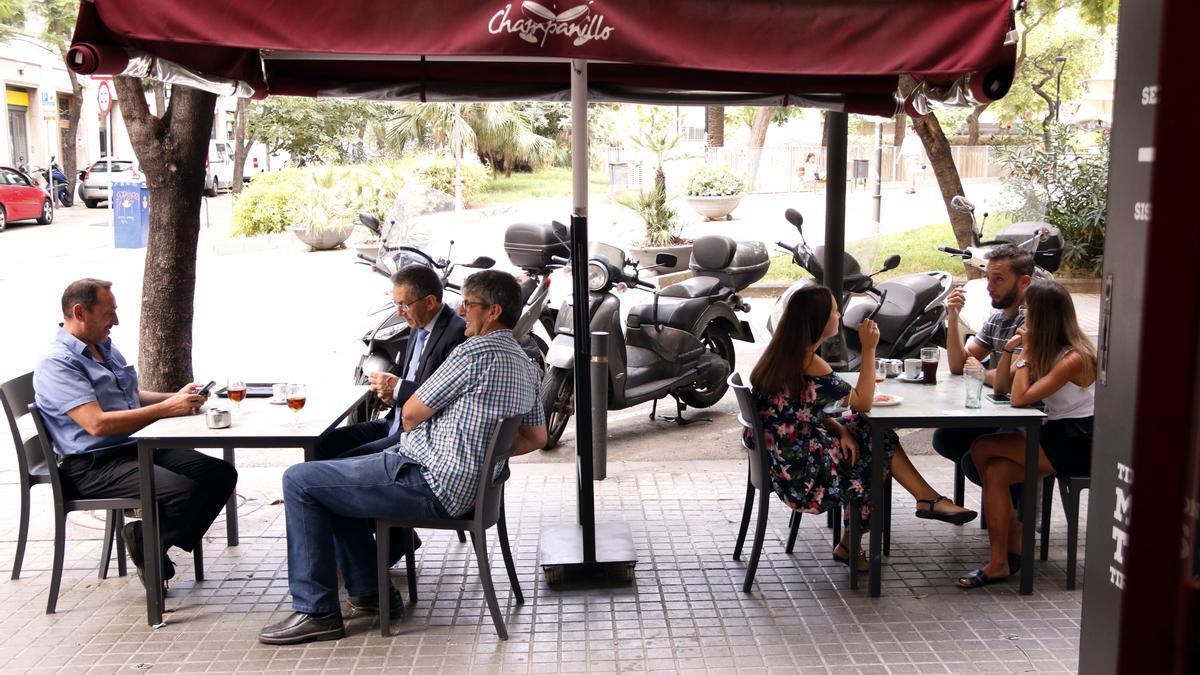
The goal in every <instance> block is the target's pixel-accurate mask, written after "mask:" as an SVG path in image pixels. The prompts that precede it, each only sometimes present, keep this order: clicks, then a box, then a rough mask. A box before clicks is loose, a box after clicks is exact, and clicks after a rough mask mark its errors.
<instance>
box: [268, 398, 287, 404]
mask: <svg viewBox="0 0 1200 675" xmlns="http://www.w3.org/2000/svg"><path fill="white" fill-rule="evenodd" d="M267 403H270V404H271V405H287V399H286V398H274V397H272V398H269V399H267Z"/></svg>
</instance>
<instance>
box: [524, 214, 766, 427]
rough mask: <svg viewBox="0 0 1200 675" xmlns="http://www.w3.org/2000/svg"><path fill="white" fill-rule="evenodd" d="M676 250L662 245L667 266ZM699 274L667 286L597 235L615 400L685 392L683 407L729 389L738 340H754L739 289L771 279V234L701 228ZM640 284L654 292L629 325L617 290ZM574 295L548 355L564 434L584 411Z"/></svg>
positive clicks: (592, 298) (597, 304)
mask: <svg viewBox="0 0 1200 675" xmlns="http://www.w3.org/2000/svg"><path fill="white" fill-rule="evenodd" d="M675 262H676V260H675V256H673V255H670V254H659V257H658V260H657V263H658V264H657V265H656V266H657V267H663V266H673V265H674V264H675ZM690 266H691V269H692V271H693V272H694V274H695V275H696V276H695V277H693V278H692V279H689V280H687V281H684V282H682V283H679V284H674V285H671V286H668V287H667V288H665V289H663V290H661V291H655V287H654V286H653V285H652V284H650V283H648V282H645V281H641V280H640V279H639V278H638V273H639V270H638V268H637V265H636V263H634V262H633V261H632V260H629V259H628V258H627V257H626V255H625V252H624V251H623V250H621V249H619V248H617V247H615V246H611V245H608V244H603V243H599V242H595V243H593V244H592V245H591V247H590V253H589V261H588V289H589V291H590V293H589V294H588V295H589V297H588V308H589V316H590V317H591V321H590V326H591V330H592V331H595V332H599V331H604V332H607V333H608V364H609V365H608V373H609V379H608V402H607V408H608V410H622V409H625V408H629V407H632V406H634V405H637V404H639V403H645V402H647V401H654V402H655V407H654V410H653V411H652V412H651V413H650V416H651V418H653V417H654V415H655V413H656V412H657V408H658V406H657V402H658V400H659V399H661V398H664V397H666V396H670V397H672V398H673V399H675V404H676V407H677V410H678V415H677V416H676V417H675V418H674V420H675V421H676V422H677V423H679V424H684V423H686V422H687V421H688V420H685V419H684V417H683V411H684V409H685V407H686V406H688V405H690V406H693V407H696V408H708V407H710V406H712V405H714V404H716V403H717V402H718V401H719V400H721V397H722V396H724V395H725V391H726V389H727V388H728V384H727V383H726V377H727V376H728V375H729V373H730V372H731V371H732V369H733V367H734V359H735V355H734V351H733V340H734V339H738V340H743V341H746V342H753V341H754V337H753V335H752V334H751V332H750V326H749V324H748V323H747V322H745V321H742V320H740V319H738V318H737V315H736V314H735V312H748V311H750V308H749V306H748V305H746V304H745V303H744V302H742V300H741V299H740V298H739V297H738V295H737V293H738V291H741V290H742V289H744V288H746V287H747V286H749V285H750V284H752V283H754V282H755V281H758V280H759V279H761V278H762V277H763V276H764V275H765V274H766V273H767V268H768V267H769V266H770V260H769V259H768V256H767V252H766V247H765V246H763V244H762V243H761V242H741V243H739V242H735V241H734V240H733V239H730V238H729V237H723V236H706V237H700V238H698V239H697V240H696V241H695V242H694V244H693V247H692V262H691V265H690ZM621 287H636V288H640V289H645V290H649V291H651V292H653V295H654V300H653V302H649V303H645V304H640V305H636V306H634V307H632V308H631V309H630V311H629V315H628V318H627V319H626V321H625V325H624V327H622V325H621V323H622V322H621V312H620V309H621V301H620V299H619V298H618V297H617V295H616V293H615V292H614V290H615V289H618V288H621ZM572 303H573V298H569V299H567V300H566V301H565V302H564V304H563V306H562V307H561V308H560V309H559V311H558V320H557V323H556V324H555V336H554V340H553V342H552V343H551V345H550V352H549V354H547V356H546V366H547V367H546V374H545V377H544V378H543V379H542V405H543V407H544V408H545V411H546V422H547V430H548V432H549V440H548V442H547V444H546V447H547V448H551V447H554V446H555V445H557V444H558V442H559V439H560V438H561V437H562V434H563V432H564V431H565V430H566V427H567V422H568V420H570V418H571V415H572V414H573V413H574V405H573V400H574V389H575V387H574V366H575V342H574V332H575V331H574V315H573V312H572Z"/></svg>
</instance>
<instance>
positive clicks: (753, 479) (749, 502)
mask: <svg viewBox="0 0 1200 675" xmlns="http://www.w3.org/2000/svg"><path fill="white" fill-rule="evenodd" d="M729 387H730V388H731V389H733V392H734V395H735V396H736V397H737V402H738V410H739V413H740V414H739V415H738V421H740V422H741V423H742V426H744V427H745V428H747V429H750V430H751V433H752V434H753V436H754V447H753V448H747V451H748V455H749V460H750V461H749V468H748V470H747V476H746V504H745V506H744V507H743V509H742V523H741V526H740V527H739V528H738V537H737V543H735V544H734V547H733V559H734V560H739V559H740V558H741V556H742V545H743V544H745V542H746V530H747V528H748V527H749V525H750V511H751V509H752V507H753V505H754V493H755V491H756V490H757V491H758V521H757V523H756V524H755V527H754V545H753V547H752V548H751V550H750V563H749V565H748V566H747V567H746V580H745V581H744V582H743V583H742V592H744V593H749V592H750V588H751V587H752V586H753V585H754V575H755V573H756V572H757V571H758V560H759V557H760V556H761V555H762V548H763V538H764V537H765V536H766V533H767V516H768V514H769V512H770V509H771V495H772V494H773V492H774V491H773V490H772V489H771V479H770V471H771V469H770V460H768V459H767V453H766V452H764V451H761V450H760V448H766V447H767V442H766V439H765V438H764V437H763V429H762V421H761V420H760V419H759V417H758V407H757V406H756V405H755V403H754V397H753V396H751V395H750V387H748V386H746V385H745V384H743V383H742V376H741V375H739V374H738V373H733V374H732V375H730V376H729ZM858 508H859V505H858V501H857V500H851V502H850V525H851V527H850V530H851V532H850V535H851V536H850V550H849V551H848V553H849V555H850V559H851V560H858V545H857V544H858V537H857V536H855V535H857V534H858V526H857V525H858ZM838 512H839V513H837V514H834V518H835V519H836V520H835V522H836V523H837V524H839V525H840V522H841V517H840V509H838ZM802 515H803V514H801V513H800V512H799V511H793V512H792V516H791V520H790V522H789V524H788V530H789V531H788V540H787V548H786V549H785V550H786V551H787V552H788V553H791V552H792V549H793V548H794V547H795V545H796V533H797V531H798V530H799V528H800V519H801V517H802ZM840 537H841V531H840V528H835V530H834V545H835V546H836V545H837V541H838V539H839V538H840ZM856 572H857V565H856V564H855V565H851V578H852V579H855V580H856V577H857V574H856Z"/></svg>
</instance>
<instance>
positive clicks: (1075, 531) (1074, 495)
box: [1041, 474, 1092, 591]
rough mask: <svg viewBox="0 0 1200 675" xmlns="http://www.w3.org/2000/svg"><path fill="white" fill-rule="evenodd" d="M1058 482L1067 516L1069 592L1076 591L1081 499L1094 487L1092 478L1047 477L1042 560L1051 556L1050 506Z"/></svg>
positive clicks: (1058, 475)
mask: <svg viewBox="0 0 1200 675" xmlns="http://www.w3.org/2000/svg"><path fill="white" fill-rule="evenodd" d="M1054 480H1057V481H1058V495H1059V497H1060V498H1061V499H1062V503H1063V512H1064V513H1065V514H1066V516H1067V590H1068V591H1073V590H1075V564H1076V558H1077V556H1078V548H1079V497H1080V494H1081V493H1082V492H1083V491H1084V490H1089V489H1091V487H1092V478H1091V476H1063V475H1061V474H1053V475H1050V476H1047V477H1046V478H1045V481H1044V482H1043V483H1042V527H1041V530H1042V532H1041V534H1042V550H1041V559H1042V560H1045V559H1047V558H1048V557H1049V554H1050V505H1051V503H1052V501H1053V500H1054V490H1053V483H1052V482H1053V481H1054Z"/></svg>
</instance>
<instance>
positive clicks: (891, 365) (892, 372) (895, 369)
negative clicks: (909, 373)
mask: <svg viewBox="0 0 1200 675" xmlns="http://www.w3.org/2000/svg"><path fill="white" fill-rule="evenodd" d="M885 366H886V368H887V376H888V377H898V376H899V375H900V374H901V373H903V372H904V362H903V361H901V360H900V359H887V361H885Z"/></svg>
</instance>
